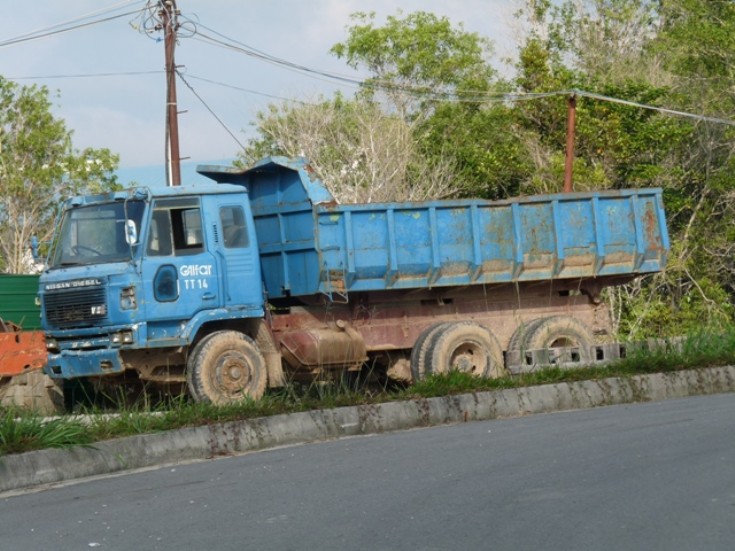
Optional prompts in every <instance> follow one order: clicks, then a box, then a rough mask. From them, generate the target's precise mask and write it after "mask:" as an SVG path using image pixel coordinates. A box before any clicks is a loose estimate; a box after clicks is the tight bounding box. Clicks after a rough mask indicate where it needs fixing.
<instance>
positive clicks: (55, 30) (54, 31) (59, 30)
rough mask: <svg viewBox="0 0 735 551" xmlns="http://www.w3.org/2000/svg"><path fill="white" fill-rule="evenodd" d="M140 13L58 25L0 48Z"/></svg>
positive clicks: (4, 43) (17, 38)
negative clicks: (65, 25)
mask: <svg viewBox="0 0 735 551" xmlns="http://www.w3.org/2000/svg"><path fill="white" fill-rule="evenodd" d="M118 9H119V8H118ZM139 11H140V10H139V9H138V10H134V11H129V12H125V13H120V14H117V15H111V16H109V17H104V18H101V19H95V20H93V21H87V22H84V23H79V24H76V25H72V26H69V27H63V28H56V27H58V25H55V26H53V27H49V29H50V30H46V31H42V32H38V33H35V34H34V33H26V34H25V35H21V36H18V37H15V38H10V39H7V40H4V41H0V48H5V47H7V46H14V45H16V44H21V43H23V42H31V41H33V40H39V39H41V38H47V37H49V36H54V35H57V34H63V33H67V32H70V31H75V30H78V29H82V28H85V27H91V26H92V25H97V24H99V23H106V22H108V21H113V20H115V19H120V18H121V17H128V16H130V15H135V14H137V13H138V12H139ZM82 19H85V18H82Z"/></svg>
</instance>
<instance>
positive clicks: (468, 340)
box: [426, 322, 506, 379]
mask: <svg viewBox="0 0 735 551" xmlns="http://www.w3.org/2000/svg"><path fill="white" fill-rule="evenodd" d="M452 370H456V371H460V372H463V373H469V374H471V375H475V376H476V377H485V378H488V379H497V378H499V377H503V376H505V375H506V371H505V367H504V365H503V352H502V350H501V348H500V345H499V344H498V341H497V339H496V338H495V336H494V335H493V334H492V332H491V331H490V330H489V329H487V328H486V327H483V326H482V325H479V324H477V323H474V322H457V323H451V324H447V325H445V326H440V328H439V330H438V331H437V333H436V334H435V335H433V337H432V338H430V339H429V340H428V351H427V356H426V372H427V373H448V372H449V371H452Z"/></svg>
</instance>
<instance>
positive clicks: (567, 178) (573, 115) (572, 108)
mask: <svg viewBox="0 0 735 551" xmlns="http://www.w3.org/2000/svg"><path fill="white" fill-rule="evenodd" d="M576 119H577V97H576V96H575V95H574V94H572V95H571V96H569V108H568V115H567V158H566V162H565V164H564V193H571V192H572V191H573V190H574V185H573V183H574V180H573V175H574V135H575V125H576V122H577V121H576Z"/></svg>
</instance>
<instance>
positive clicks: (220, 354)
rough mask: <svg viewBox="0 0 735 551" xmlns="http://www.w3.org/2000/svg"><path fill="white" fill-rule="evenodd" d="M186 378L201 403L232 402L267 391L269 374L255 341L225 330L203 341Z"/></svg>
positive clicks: (198, 345) (187, 371)
mask: <svg viewBox="0 0 735 551" xmlns="http://www.w3.org/2000/svg"><path fill="white" fill-rule="evenodd" d="M186 381H187V386H188V388H189V393H190V394H191V396H192V397H193V398H194V400H196V401H197V402H209V403H212V404H219V405H221V404H230V403H234V402H238V401H240V400H243V399H244V398H250V399H253V400H257V399H259V398H261V397H262V396H263V394H264V393H265V388H266V384H267V382H268V374H267V370H266V365H265V359H264V358H263V355H262V354H261V353H260V351H259V350H258V347H257V346H256V344H255V342H254V341H253V340H252V339H251V338H250V337H248V336H246V335H243V334H242V333H238V332H237V331H221V332H218V333H214V334H212V335H210V336H208V337H207V338H205V339H203V340H202V341H200V342H199V343H198V344H197V345H196V346H195V347H194V350H193V351H192V353H191V355H190V356H189V359H188V361H187V368H186Z"/></svg>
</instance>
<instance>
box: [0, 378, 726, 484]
mask: <svg viewBox="0 0 735 551" xmlns="http://www.w3.org/2000/svg"><path fill="white" fill-rule="evenodd" d="M725 392H735V366H726V367H715V368H704V369H690V370H685V371H677V372H671V373H656V374H651V375H638V376H633V377H612V378H607V379H600V380H592V381H579V382H573V383H558V384H547V385H540V386H532V387H522V388H514V389H505V390H496V391H488V392H475V393H471V394H461V395H455V396H442V397H438V398H426V399H414V400H408V401H401V402H387V403H381V404H370V405H362V406H350V407H341V408H336V409H325V410H316V411H309V412H303V413H290V414H283V415H275V416H272V417H261V418H257V419H248V420H244V421H236V422H228V423H220V424H213V425H207V426H201V427H193V428H185V429H178V430H172V431H166V432H161V433H153V434H145V435H138V436H130V437H126V438H119V439H115V440H108V441H104V442H98V443H96V444H94V445H92V446H85V447H82V446H76V447H73V448H69V449H48V450H39V451H33V452H27V453H22V454H17V455H8V456H3V457H0V492H9V491H13V490H20V489H31V488H34V487H37V486H43V485H49V484H55V483H59V482H64V481H69V480H76V479H81V478H86V477H91V476H99V475H105V474H112V473H118V472H123V471H128V470H133V469H141V468H150V467H156V466H161V465H168V464H175V463H180V462H185V461H193V460H203V459H209V458H214V457H218V456H228V455H236V454H240V453H245V452H251V451H258V450H263V449H268V448H274V447H278V446H284V445H293V444H302V443H309V442H317V441H324V440H333V439H337V438H342V437H348V436H358V435H366V434H374V433H381V432H388V431H397V430H404V429H411V428H417V427H429V426H437V425H444V424H451V423H461V422H466V421H480V420H490V419H502V418H509V417H518V416H523V415H531V414H537V413H550V412H554V411H564V410H573V409H584V408H592V407H600V406H609V405H617V404H627V403H635V402H654V401H661V400H667V399H671V398H682V397H686V396H696V395H707V394H720V393H725Z"/></svg>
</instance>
